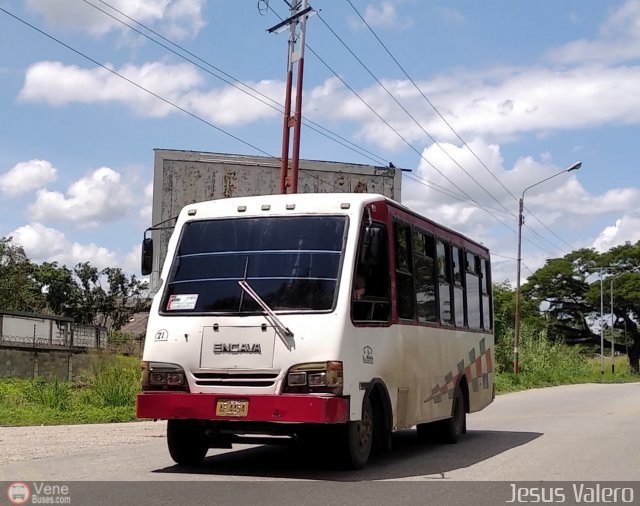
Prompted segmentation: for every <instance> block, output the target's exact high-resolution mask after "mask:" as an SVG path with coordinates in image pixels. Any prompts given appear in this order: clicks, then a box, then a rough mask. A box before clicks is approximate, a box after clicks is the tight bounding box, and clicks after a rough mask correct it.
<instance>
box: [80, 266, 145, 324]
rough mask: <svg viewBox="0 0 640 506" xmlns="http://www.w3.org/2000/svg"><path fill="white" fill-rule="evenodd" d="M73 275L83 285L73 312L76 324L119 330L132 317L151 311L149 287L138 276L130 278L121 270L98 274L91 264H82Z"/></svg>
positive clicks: (99, 271) (109, 270)
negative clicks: (77, 322)
mask: <svg viewBox="0 0 640 506" xmlns="http://www.w3.org/2000/svg"><path fill="white" fill-rule="evenodd" d="M73 272H74V274H75V276H76V277H77V279H78V281H79V285H78V291H77V298H76V300H75V304H74V306H73V307H72V308H71V309H72V312H73V317H74V318H75V319H76V321H80V322H82V323H87V324H91V325H97V326H101V327H107V328H109V329H113V330H119V329H120V328H122V326H123V325H124V324H125V323H127V322H128V321H129V318H130V317H131V315H133V314H135V313H138V312H140V311H143V310H145V309H146V308H147V307H148V303H147V298H146V289H147V283H146V282H143V281H141V280H138V279H137V278H136V276H135V275H134V274H132V275H131V276H127V275H126V274H125V273H124V271H123V270H122V269H121V268H119V267H107V268H105V269H103V270H98V269H97V268H96V267H94V266H92V265H91V264H90V263H89V262H83V263H79V264H78V265H76V267H75V268H74V270H73ZM103 284H105V285H106V288H105V287H103Z"/></svg>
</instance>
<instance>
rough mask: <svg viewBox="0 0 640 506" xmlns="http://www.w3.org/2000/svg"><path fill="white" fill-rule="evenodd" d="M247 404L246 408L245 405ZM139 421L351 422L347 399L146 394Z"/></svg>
mask: <svg viewBox="0 0 640 506" xmlns="http://www.w3.org/2000/svg"><path fill="white" fill-rule="evenodd" d="M229 403H233V404H235V405H236V406H242V408H241V409H240V411H241V412H242V413H241V414H239V415H236V416H234V415H221V414H217V413H219V412H220V411H222V409H221V405H223V404H225V405H227V406H228V405H229ZM245 403H246V404H245ZM136 416H137V417H138V418H156V419H161V420H169V419H177V418H183V419H185V418H194V419H198V420H232V421H251V422H287V423H343V422H348V421H349V400H348V399H347V398H345V397H329V396H327V397H324V396H311V395H242V396H241V395H221V394H192V393H186V392H144V393H141V394H138V396H137V398H136Z"/></svg>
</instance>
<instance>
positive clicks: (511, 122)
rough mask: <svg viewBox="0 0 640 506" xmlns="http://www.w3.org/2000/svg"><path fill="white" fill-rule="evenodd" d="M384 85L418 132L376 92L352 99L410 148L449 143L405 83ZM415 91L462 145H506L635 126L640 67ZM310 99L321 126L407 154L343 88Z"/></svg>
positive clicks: (477, 77) (540, 73) (524, 73)
mask: <svg viewBox="0 0 640 506" xmlns="http://www.w3.org/2000/svg"><path fill="white" fill-rule="evenodd" d="M383 83H384V85H385V87H386V88H387V89H388V90H389V91H390V92H391V93H392V94H393V95H394V96H395V97H396V98H397V99H398V100H399V101H400V103H402V105H403V106H404V108H405V109H407V110H408V111H410V112H411V115H412V116H413V117H414V118H415V119H416V120H417V121H418V122H419V123H420V125H422V128H420V127H419V126H418V125H417V124H416V123H415V122H414V121H413V120H411V119H410V118H409V117H408V116H407V114H406V113H405V112H404V111H403V110H402V109H401V108H400V107H399V106H398V105H397V104H396V103H395V102H394V101H393V100H392V99H391V98H390V97H389V96H388V95H387V93H386V92H385V91H384V90H383V89H381V88H380V87H379V86H378V85H375V86H371V87H369V88H366V89H362V90H357V91H358V94H359V95H360V96H361V97H363V98H364V100H366V102H367V103H368V104H369V105H370V106H371V107H372V108H373V109H375V110H376V111H377V112H378V113H379V114H380V115H381V116H382V117H383V118H384V119H385V120H386V121H387V122H388V123H390V124H391V125H392V126H393V128H394V129H395V130H396V131H397V132H398V133H399V134H400V135H401V136H402V137H404V139H406V140H407V141H408V142H409V143H424V142H426V141H428V137H427V135H426V134H425V131H424V130H426V131H427V132H428V133H429V134H430V135H431V136H432V137H434V138H436V139H439V140H455V134H454V133H453V132H452V131H451V130H450V129H449V127H448V126H447V125H446V124H445V123H444V122H443V121H442V119H441V118H440V117H439V116H438V115H437V114H436V113H435V112H434V110H433V109H432V108H431V107H430V106H429V105H428V104H427V103H426V101H425V100H424V98H423V97H422V96H421V94H420V93H419V92H418V91H417V90H416V89H415V88H413V87H412V86H411V85H410V84H409V83H407V82H406V81H402V80H397V81H383ZM417 84H418V86H419V87H420V89H421V90H422V92H423V93H424V94H425V95H426V96H427V97H429V99H430V101H431V103H433V104H435V105H436V107H437V108H438V111H439V112H440V113H441V114H442V115H444V116H445V117H446V118H447V121H448V123H449V124H450V125H452V126H453V128H455V130H456V131H457V132H458V133H459V134H460V135H461V136H463V137H465V138H466V137H477V136H480V137H484V138H486V139H490V140H491V141H494V142H505V141H510V140H512V139H513V137H514V136H515V135H517V134H520V133H524V132H539V133H545V132H548V131H551V130H568V129H576V128H579V129H581V128H586V127H590V126H596V125H602V124H606V123H609V124H630V123H631V124H637V123H639V122H640V67H617V68H613V67H612V68H608V67H602V66H598V65H594V66H585V67H580V68H575V69H571V70H565V71H555V70H550V69H545V68H540V67H533V68H515V67H512V68H499V69H485V70H484V71H473V72H465V71H458V72H456V73H452V74H450V75H442V76H438V77H436V78H434V79H433V80H431V81H418V82H417ZM620 97H624V100H620ZM313 99H314V108H315V109H318V111H319V113H318V114H323V115H325V116H326V118H327V119H332V120H334V121H338V120H340V119H343V120H344V119H346V120H350V121H355V122H358V123H360V124H362V125H363V126H361V128H360V135H361V136H362V137H363V138H365V139H366V140H367V141H368V142H370V143H372V144H374V145H381V146H383V147H385V148H387V149H392V148H404V147H406V144H405V142H404V141H403V140H402V139H401V138H400V137H399V136H398V135H397V134H396V133H394V132H393V130H391V129H390V128H389V127H388V126H387V125H385V124H384V123H383V122H382V121H380V120H379V119H377V117H376V116H375V115H374V113H373V112H371V110H369V109H368V108H367V107H366V106H364V105H363V104H362V103H361V102H360V101H359V100H357V99H356V98H354V97H353V95H351V94H350V93H348V92H347V91H346V90H344V88H341V87H336V92H335V93H333V94H331V95H324V96H323V95H322V94H318V95H316V96H314V97H313ZM585 104H589V106H588V107H585ZM423 129H424V130H423Z"/></svg>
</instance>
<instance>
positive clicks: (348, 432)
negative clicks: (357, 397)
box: [341, 397, 374, 469]
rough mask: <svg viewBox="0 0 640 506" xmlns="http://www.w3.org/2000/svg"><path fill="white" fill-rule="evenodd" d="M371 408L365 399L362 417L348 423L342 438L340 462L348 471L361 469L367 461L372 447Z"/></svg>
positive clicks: (369, 402)
mask: <svg viewBox="0 0 640 506" xmlns="http://www.w3.org/2000/svg"><path fill="white" fill-rule="evenodd" d="M373 420H374V418H373V408H372V407H371V401H370V400H369V398H368V397H367V398H366V399H365V400H364V404H363V405H362V417H361V420H359V421H357V422H348V423H347V424H346V426H345V427H344V432H343V435H344V436H345V437H344V438H342V449H341V450H342V452H341V453H342V455H343V458H342V461H343V464H344V465H345V466H346V467H348V468H349V469H362V468H363V467H364V466H365V465H366V464H367V461H368V460H369V455H370V454H371V447H372V446H373Z"/></svg>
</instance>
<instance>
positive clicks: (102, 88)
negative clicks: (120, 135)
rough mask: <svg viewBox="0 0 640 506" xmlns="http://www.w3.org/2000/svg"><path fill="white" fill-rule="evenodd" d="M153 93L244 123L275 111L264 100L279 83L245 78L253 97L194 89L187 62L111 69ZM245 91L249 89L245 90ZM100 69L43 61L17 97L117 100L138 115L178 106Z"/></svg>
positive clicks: (217, 119)
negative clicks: (255, 97)
mask: <svg viewBox="0 0 640 506" xmlns="http://www.w3.org/2000/svg"><path fill="white" fill-rule="evenodd" d="M113 70H114V71H116V72H117V73H118V74H121V75H123V76H125V77H126V78H127V79H129V80H131V81H132V82H134V83H136V84H139V85H140V86H142V87H143V88H145V89H146V90H149V91H150V92H152V93H153V94H155V95H157V96H159V97H162V98H164V99H166V100H167V101H169V102H171V103H173V104H175V105H177V106H179V107H181V108H183V109H186V110H188V111H189V112H192V113H194V114H196V115H199V116H200V117H202V118H204V119H206V120H209V121H211V122H214V123H216V124H222V125H238V124H246V123H249V122H252V121H255V120H257V119H261V118H265V117H274V116H277V115H280V114H281V112H280V111H279V110H278V109H277V107H278V106H277V105H274V107H276V109H274V108H273V107H271V106H270V105H266V104H265V102H266V103H267V104H272V105H273V103H272V102H270V101H269V100H268V99H266V98H264V96H266V97H270V98H271V100H273V101H275V102H276V104H279V103H280V102H281V100H282V89H283V87H284V85H283V83H282V82H279V81H260V82H247V83H245V84H246V85H247V86H248V87H251V88H252V89H254V90H256V91H257V92H259V93H261V94H262V95H263V96H262V97H258V98H259V100H256V99H254V98H252V96H249V95H247V94H246V93H244V92H242V91H240V90H239V89H237V88H235V87H232V86H226V87H222V88H219V89H213V90H208V91H202V90H199V89H198V88H199V86H200V85H201V84H202V82H203V80H202V77H201V76H200V74H199V73H198V72H197V70H196V69H195V68H194V67H193V66H192V65H189V64H186V63H185V64H177V65H169V64H165V63H162V62H150V63H146V64H144V65H142V66H135V65H125V66H124V67H122V68H118V69H113ZM248 91H249V93H251V95H256V93H255V92H252V91H251V90H248ZM157 96H154V95H152V94H151V93H148V92H146V91H144V90H142V89H140V88H137V87H136V86H134V85H132V84H131V83H130V82H127V81H125V80H124V79H122V78H120V77H118V76H117V75H115V74H113V73H111V72H109V71H108V70H106V69H104V68H91V69H85V68H80V67H78V66H76V65H64V64H63V63H61V62H49V61H43V62H38V63H35V64H33V65H32V66H31V67H29V68H28V69H27V72H26V75H25V82H24V85H23V87H22V89H21V90H20V94H19V99H20V100H22V101H25V102H44V103H47V104H50V105H54V106H64V105H68V104H71V103H75V102H78V103H85V104H91V103H106V102H117V103H121V104H123V105H125V106H127V107H129V108H130V109H132V110H133V111H134V112H135V113H136V114H138V115H139V116H146V117H155V118H159V117H164V116H166V115H168V114H170V113H175V112H179V109H177V108H176V107H174V106H172V105H170V104H169V103H167V102H165V101H164V100H161V99H159V98H158V97H157Z"/></svg>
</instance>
